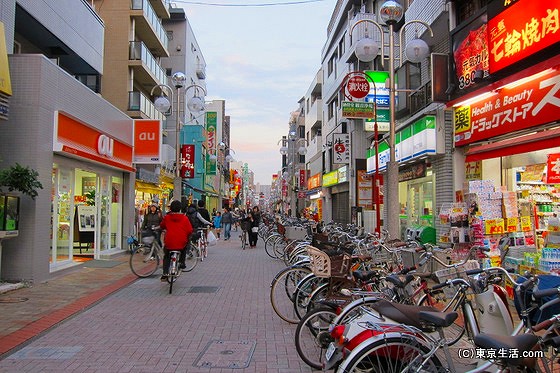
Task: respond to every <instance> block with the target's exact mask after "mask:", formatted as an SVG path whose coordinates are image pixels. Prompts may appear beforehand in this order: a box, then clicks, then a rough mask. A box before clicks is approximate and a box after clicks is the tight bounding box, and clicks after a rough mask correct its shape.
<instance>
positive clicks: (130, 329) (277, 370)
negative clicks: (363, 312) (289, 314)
mask: <svg viewBox="0 0 560 373" xmlns="http://www.w3.org/2000/svg"><path fill="white" fill-rule="evenodd" d="M232 235H233V237H232V239H231V240H229V241H222V240H221V241H219V242H218V244H217V245H216V246H213V247H210V250H209V256H208V258H207V259H206V260H205V261H204V262H202V263H199V264H198V266H197V267H196V268H195V269H194V270H193V271H192V272H186V273H183V274H182V276H181V277H180V278H179V279H178V282H177V283H176V284H175V285H174V288H173V294H171V295H170V294H168V289H169V286H168V285H167V283H161V282H160V281H159V276H158V277H152V278H148V279H137V278H136V277H135V276H134V275H132V274H131V272H130V269H129V267H128V256H125V255H123V256H122V257H119V258H116V259H111V261H119V262H120V263H113V264H117V265H115V266H113V267H111V268H87V263H85V264H84V266H81V267H79V268H77V269H76V270H74V271H72V272H71V273H69V274H66V275H63V276H60V277H57V278H54V279H52V280H51V281H49V282H47V283H42V284H35V285H34V286H32V287H30V288H22V289H19V290H15V291H12V292H8V293H5V294H1V295H0V302H1V303H2V317H1V318H0V353H1V354H2V356H1V358H2V360H0V372H44V371H56V372H210V373H214V372H232V373H236V372H255V373H256V372H274V373H293V372H311V371H312V370H311V369H310V368H309V367H307V366H306V365H305V363H303V362H302V361H301V360H300V358H299V356H298V355H297V353H296V351H295V347H294V332H295V328H296V326H295V325H291V324H288V323H286V322H284V321H282V320H281V319H280V318H279V317H278V316H277V315H276V314H275V313H274V311H273V310H272V307H271V305H270V300H269V291H270V282H271V280H272V278H273V277H274V275H275V274H276V273H277V272H278V271H279V270H281V269H282V268H284V265H283V263H282V262H281V261H278V260H274V259H271V258H270V257H268V256H267V255H266V253H265V252H264V249H263V246H264V245H263V241H262V240H260V239H259V242H258V245H257V248H255V249H246V250H241V248H240V244H239V239H238V237H237V235H238V233H237V232H232ZM236 358H237V360H236Z"/></svg>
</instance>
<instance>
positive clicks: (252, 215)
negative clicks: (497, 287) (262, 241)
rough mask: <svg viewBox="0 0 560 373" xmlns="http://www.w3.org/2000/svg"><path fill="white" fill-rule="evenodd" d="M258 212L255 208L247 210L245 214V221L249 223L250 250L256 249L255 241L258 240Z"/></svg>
mask: <svg viewBox="0 0 560 373" xmlns="http://www.w3.org/2000/svg"><path fill="white" fill-rule="evenodd" d="M255 209H256V211H255ZM258 211H259V210H258V208H257V207H256V206H255V208H253V210H249V212H248V214H247V220H248V221H249V222H250V223H251V230H250V231H249V247H250V248H253V247H257V241H258V239H259V224H260V214H259V213H258Z"/></svg>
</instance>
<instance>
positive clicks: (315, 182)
mask: <svg viewBox="0 0 560 373" xmlns="http://www.w3.org/2000/svg"><path fill="white" fill-rule="evenodd" d="M320 186H321V174H315V175H313V176H310V177H309V179H307V190H312V189H315V188H319V187H320Z"/></svg>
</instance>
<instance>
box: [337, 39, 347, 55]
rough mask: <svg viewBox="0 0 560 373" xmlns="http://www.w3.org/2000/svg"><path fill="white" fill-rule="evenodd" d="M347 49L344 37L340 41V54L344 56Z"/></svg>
mask: <svg viewBox="0 0 560 373" xmlns="http://www.w3.org/2000/svg"><path fill="white" fill-rule="evenodd" d="M345 51H346V50H345V46H344V37H342V39H340V41H339V42H338V55H339V56H343V55H344V52H345Z"/></svg>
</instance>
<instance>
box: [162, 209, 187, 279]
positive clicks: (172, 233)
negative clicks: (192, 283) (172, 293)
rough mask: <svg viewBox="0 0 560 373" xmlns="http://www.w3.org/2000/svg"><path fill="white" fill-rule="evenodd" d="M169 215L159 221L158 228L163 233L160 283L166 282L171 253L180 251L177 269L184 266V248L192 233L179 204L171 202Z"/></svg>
mask: <svg viewBox="0 0 560 373" xmlns="http://www.w3.org/2000/svg"><path fill="white" fill-rule="evenodd" d="M169 209H170V211H169V213H168V214H166V215H165V217H164V218H163V220H162V221H161V224H160V228H161V229H162V231H165V236H164V238H163V240H164V249H165V250H164V251H165V255H164V256H163V275H162V276H161V281H167V276H168V273H167V271H168V270H169V262H170V261H171V251H180V252H181V256H180V258H179V268H181V269H184V268H186V266H185V247H186V246H187V244H188V242H189V236H190V235H191V233H192V232H193V228H192V225H191V223H190V221H189V218H187V217H186V216H185V214H183V213H182V212H181V202H180V201H173V202H171V205H170V206H169Z"/></svg>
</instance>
